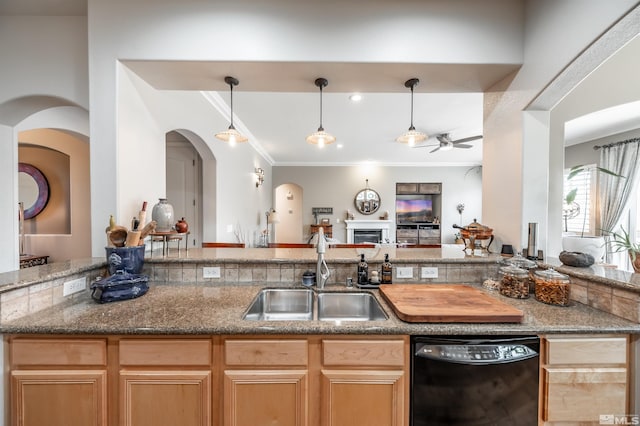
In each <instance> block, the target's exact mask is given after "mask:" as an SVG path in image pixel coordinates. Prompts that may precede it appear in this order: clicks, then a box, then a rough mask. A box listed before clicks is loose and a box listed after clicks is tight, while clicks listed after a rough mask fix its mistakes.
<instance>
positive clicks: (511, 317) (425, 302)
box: [380, 284, 524, 323]
mask: <svg viewBox="0 0 640 426" xmlns="http://www.w3.org/2000/svg"><path fill="white" fill-rule="evenodd" d="M380 294H382V296H383V297H384V298H385V299H386V301H387V302H389V305H390V306H391V307H392V308H393V310H394V312H395V313H396V315H397V316H398V318H400V319H401V320H403V321H407V322H464V323H482V322H522V319H523V317H524V313H523V312H522V311H521V310H519V309H516V308H514V307H513V306H511V305H508V304H506V303H504V302H502V301H500V300H498V299H497V298H495V297H492V296H490V295H488V294H486V293H484V292H483V291H482V290H479V289H477V288H473V287H470V286H468V285H464V284H382V285H380Z"/></svg>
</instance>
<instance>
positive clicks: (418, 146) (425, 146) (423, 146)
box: [412, 144, 440, 148]
mask: <svg viewBox="0 0 640 426" xmlns="http://www.w3.org/2000/svg"><path fill="white" fill-rule="evenodd" d="M432 146H440V144H430V145H414V146H412V148H429V147H432Z"/></svg>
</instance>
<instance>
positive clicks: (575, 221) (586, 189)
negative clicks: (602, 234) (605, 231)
mask: <svg viewBox="0 0 640 426" xmlns="http://www.w3.org/2000/svg"><path fill="white" fill-rule="evenodd" d="M592 166H593V167H595V164H593V165H588V166H585V169H584V170H583V171H581V172H580V173H578V174H576V175H575V176H573V177H572V178H571V179H567V176H568V175H569V171H570V169H566V170H565V171H564V185H563V188H564V198H566V196H567V194H568V193H569V192H570V191H572V190H574V189H575V190H576V197H575V200H574V202H573V203H572V205H570V206H567V205H566V204H564V205H563V207H562V208H563V211H562V219H563V221H564V223H563V231H564V232H568V233H571V234H578V235H582V234H583V232H584V235H595V229H594V227H595V225H594V224H595V199H596V196H595V193H594V189H595V187H596V185H595V179H596V172H595V169H593V168H592Z"/></svg>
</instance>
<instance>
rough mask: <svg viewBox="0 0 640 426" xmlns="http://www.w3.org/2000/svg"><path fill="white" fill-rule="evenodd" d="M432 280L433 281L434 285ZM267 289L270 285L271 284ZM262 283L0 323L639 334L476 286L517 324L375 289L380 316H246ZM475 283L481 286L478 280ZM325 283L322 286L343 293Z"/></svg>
mask: <svg viewBox="0 0 640 426" xmlns="http://www.w3.org/2000/svg"><path fill="white" fill-rule="evenodd" d="M435 285H437V284H435ZM270 287H273V286H270ZM262 288H265V287H264V286H263V285H221V284H215V285H213V284H212V285H188V284H170V283H160V284H159V283H155V284H151V285H150V289H149V292H148V293H147V294H146V295H144V296H142V297H139V298H137V299H133V300H127V301H121V302H114V303H107V304H97V303H95V302H94V301H93V300H92V299H91V297H90V294H89V292H86V293H83V294H81V295H79V297H77V298H74V299H73V300H71V301H69V302H65V303H64V304H61V305H57V306H54V307H53V308H49V309H45V310H43V311H40V312H37V313H34V314H31V315H27V316H24V317H22V318H19V319H16V320H13V321H9V322H3V323H1V324H0V331H1V332H2V333H5V334H90V335H96V334H98V335H105V334H140V335H144V334H156V335H162V334H165V335H170V334H191V335H211V334H361V335H362V334H409V335H420V334H422V335H434V334H442V335H455V334H493V335H496V334H545V333H640V324H637V323H634V322H631V321H627V320H624V319H622V318H620V317H617V316H614V315H611V314H608V313H605V312H602V311H599V310H597V309H593V308H591V307H589V306H586V305H583V304H580V303H577V302H572V303H571V305H570V306H569V307H557V306H550V305H545V304H543V303H540V302H537V301H536V300H535V299H534V298H530V299H527V300H516V299H510V298H507V297H504V296H502V295H500V294H498V293H497V292H495V291H490V290H486V289H482V290H483V291H485V292H487V293H490V294H491V295H492V296H493V297H496V298H498V299H499V300H501V301H503V302H505V303H508V304H510V305H512V306H514V307H516V308H518V309H521V310H522V311H523V312H524V321H523V322H522V323H515V324H508V323H483V324H461V323H407V322H403V321H401V320H399V319H398V318H397V317H396V316H395V314H394V313H393V311H392V310H391V309H390V308H389V306H388V305H387V303H386V302H385V301H384V300H383V299H382V298H381V297H380V296H379V295H378V291H377V290H366V291H371V292H372V293H373V294H375V295H376V297H377V298H378V300H379V301H380V303H381V305H382V306H383V308H384V309H385V311H386V312H387V314H388V315H389V319H388V320H386V321H369V322H342V323H336V322H334V321H246V320H242V315H243V313H244V311H245V310H246V308H247V307H248V306H249V304H250V303H251V301H252V300H253V299H254V297H255V296H256V295H257V293H258V292H259V290H260V289H262ZM478 288H482V287H480V286H478ZM344 289H345V288H344V287H342V286H327V287H326V289H325V290H326V291H332V290H336V291H343V290H344Z"/></svg>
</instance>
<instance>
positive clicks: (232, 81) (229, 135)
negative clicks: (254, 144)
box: [216, 76, 248, 146]
mask: <svg viewBox="0 0 640 426" xmlns="http://www.w3.org/2000/svg"><path fill="white" fill-rule="evenodd" d="M224 82H225V83H227V84H228V85H229V88H230V89H231V124H230V125H229V128H228V129H227V130H224V131H222V132H220V133H216V138H218V139H220V140H222V141H225V142H229V145H231V146H234V145H235V144H236V142H246V141H247V140H248V139H247V137H246V136H244V135H243V134H242V133H240V132H238V131H237V130H236V128H235V127H233V86H237V85H238V83H240V82H239V81H238V79H237V78H234V77H229V76H227V77H225V78H224Z"/></svg>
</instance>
